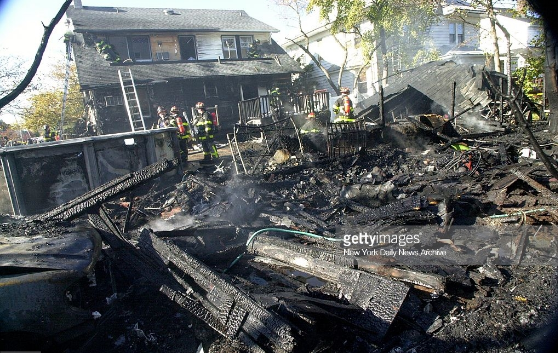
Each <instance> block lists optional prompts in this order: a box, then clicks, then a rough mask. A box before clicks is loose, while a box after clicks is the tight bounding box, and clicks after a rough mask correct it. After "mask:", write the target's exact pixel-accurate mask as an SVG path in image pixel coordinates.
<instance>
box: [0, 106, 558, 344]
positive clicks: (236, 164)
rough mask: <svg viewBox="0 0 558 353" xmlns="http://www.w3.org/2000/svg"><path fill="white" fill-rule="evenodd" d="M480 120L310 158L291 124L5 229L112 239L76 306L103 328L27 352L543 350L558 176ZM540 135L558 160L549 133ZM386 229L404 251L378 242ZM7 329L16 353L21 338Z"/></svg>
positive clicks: (10, 222)
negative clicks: (211, 157) (214, 160)
mask: <svg viewBox="0 0 558 353" xmlns="http://www.w3.org/2000/svg"><path fill="white" fill-rule="evenodd" d="M481 122H482V123H483V127H482V128H481V129H479V128H476V129H475V128H474V127H471V126H465V125H462V123H461V122H459V123H458V124H454V122H449V123H448V122H447V121H443V120H440V117H438V116H434V115H422V116H411V117H409V119H406V120H404V121H399V122H397V123H395V122H394V123H392V124H388V125H387V126H385V127H382V128H381V129H380V128H377V127H374V128H371V129H369V130H368V131H367V132H366V136H365V141H366V142H365V143H363V141H362V140H359V142H358V143H357V144H353V145H351V148H349V149H346V150H336V153H333V154H332V153H329V154H328V153H322V152H317V153H314V152H309V151H308V150H307V149H305V148H304V147H305V146H304V143H303V141H302V140H301V139H299V137H298V136H297V135H296V129H292V128H291V127H292V126H293V125H296V122H293V120H289V121H286V122H282V123H281V124H282V125H281V127H280V128H277V126H275V127H273V128H269V129H268V130H265V128H264V129H261V128H252V130H253V131H249V132H246V131H244V132H243V133H244V134H245V135H246V134H247V135H249V136H244V137H243V138H238V136H240V135H241V134H240V132H239V134H238V135H236V136H229V146H227V147H231V149H230V150H231V154H230V155H225V153H222V159H223V162H222V163H219V164H203V163H200V162H197V161H195V160H194V161H191V162H189V166H187V167H186V168H185V169H184V170H181V169H180V168H181V166H180V165H178V164H177V163H176V162H173V161H171V162H167V161H165V162H164V163H160V164H157V165H154V166H151V167H150V168H146V169H144V170H143V171H141V172H139V173H136V174H134V175H129V176H126V177H123V178H121V179H119V180H115V181H113V182H111V184H110V185H104V186H101V187H99V188H97V189H95V190H93V191H92V192H91V193H89V194H87V195H84V196H82V197H80V198H78V199H76V200H74V201H72V202H70V203H67V204H65V205H62V206H60V207H59V208H57V209H55V210H53V211H50V212H48V213H45V214H42V215H38V216H35V217H33V218H32V219H11V218H6V219H5V223H4V224H3V226H2V234H3V236H5V237H17V236H34V235H38V234H40V235H42V236H43V237H46V238H49V237H50V238H52V239H53V240H54V239H58V238H60V237H62V236H63V234H64V233H65V232H68V230H69V229H75V227H81V228H79V229H90V230H91V232H95V233H98V235H99V237H100V238H102V241H103V244H104V246H103V249H102V253H101V254H100V255H99V257H98V258H97V259H96V261H95V263H94V267H95V268H94V271H91V273H89V274H86V273H84V274H82V278H81V279H78V280H77V281H78V284H79V290H78V289H75V293H79V298H80V299H79V301H78V300H76V299H75V298H76V295H77V294H74V297H73V300H71V301H70V303H71V304H72V305H75V306H78V307H80V308H81V309H83V310H89V311H90V312H91V313H96V314H95V315H94V316H95V317H96V318H94V317H93V316H92V317H91V318H90V320H89V322H92V323H93V325H89V326H87V329H85V328H83V327H82V326H83V325H82V326H80V327H82V329H81V330H80V331H79V334H78V332H77V331H76V332H73V334H71V333H72V332H71V331H67V330H65V331H64V333H63V334H61V333H58V335H55V339H53V338H52V337H45V339H44V340H37V342H35V343H34V344H35V345H34V346H27V347H23V348H25V349H42V350H43V351H61V350H62V349H65V351H66V352H99V351H112V352H130V351H134V352H154V351H157V352H198V351H201V350H202V349H203V350H204V351H208V352H246V351H249V352H340V351H344V352H432V351H435V350H446V351H454V352H528V351H532V350H535V349H543V348H544V347H546V346H548V345H550V344H551V342H550V340H549V337H552V336H549V335H550V334H549V333H548V332H547V331H545V330H547V329H549V328H552V322H553V320H554V314H555V312H556V290H557V287H556V284H557V283H556V255H557V254H556V252H557V251H558V249H557V244H556V241H555V237H554V232H555V230H554V223H555V222H556V218H557V217H558V213H557V209H556V207H557V203H558V194H557V193H556V191H555V190H556V189H557V188H558V181H557V180H556V179H554V178H553V177H552V175H551V173H550V172H549V171H548V169H547V167H546V165H545V164H544V163H542V162H541V160H540V155H538V156H537V157H538V158H534V157H535V154H536V151H534V148H532V140H531V139H530V138H529V137H528V136H527V135H526V134H525V133H523V131H522V130H521V129H520V128H519V127H518V126H515V125H513V124H510V125H508V126H502V124H497V123H490V122H489V121H487V120H483V121H481ZM479 125H480V124H479ZM528 129H529V131H531V132H532V133H533V136H534V137H536V142H537V143H538V145H539V147H540V149H539V151H544V153H545V154H546V155H547V156H549V158H550V159H551V160H555V156H556V147H555V146H556V143H555V141H554V136H552V135H551V134H549V133H548V132H547V131H546V130H545V129H546V123H545V122H537V121H535V122H531V123H530V124H529V125H528ZM358 131H359V136H362V131H363V130H362V129H358ZM253 135H257V137H258V138H259V140H256V139H255V137H254V136H253ZM237 138H238V139H237ZM266 140H267V141H268V144H267V145H266V147H261V144H262V143H265V141H266ZM230 141H232V143H230ZM248 145H249V146H248ZM355 146H361V147H364V148H359V149H358V150H356V151H355V150H354V148H353V147H355ZM232 147H234V148H232ZM283 150H284V151H286V152H282V153H288V156H287V157H286V156H285V155H281V156H277V151H283ZM339 151H341V152H342V153H340V152H339ZM241 156H243V157H246V156H248V157H249V158H244V160H243V162H244V163H243V165H242V163H240V161H239V160H238V159H235V158H240V157H241ZM554 163H555V162H554ZM170 169H177V170H180V171H181V173H176V174H172V175H169V173H168V171H169V170H170ZM381 234H391V235H393V236H394V237H395V242H392V239H391V238H389V237H388V238H383V241H381V242H379V241H376V240H374V241H373V240H372V237H373V236H374V235H377V236H379V235H381ZM409 234H412V235H413V236H411V238H408V237H407V235H409ZM414 234H419V236H418V238H414ZM353 236H354V237H353ZM376 239H378V238H376ZM353 240H355V241H356V242H353ZM417 240H420V241H417ZM53 243H54V242H53ZM400 250H403V252H400ZM423 250H424V251H427V252H429V253H427V254H426V255H424V256H413V255H412V254H415V253H414V252H417V253H422V251H423ZM392 251H393V253H392ZM409 254H411V255H409ZM91 278H95V285H94V286H91V285H90V284H91V282H90V281H91ZM86 321H87V320H86ZM86 323H87V322H86ZM2 335H3V337H4V338H2V341H1V343H2V344H3V345H4V346H5V347H6V348H13V347H14V341H15V340H14V337H16V338H17V337H19V336H17V335H16V334H15V333H3V334H2ZM28 343H29V341H28ZM29 344H30V343H29ZM2 348H4V347H2ZM16 348H22V346H21V345H20V346H17V345H16Z"/></svg>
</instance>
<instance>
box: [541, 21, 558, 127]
mask: <svg viewBox="0 0 558 353" xmlns="http://www.w3.org/2000/svg"><path fill="white" fill-rule="evenodd" d="M557 58H558V46H557V43H556V37H554V35H553V33H551V32H550V31H548V28H546V65H545V70H544V77H545V80H544V81H545V84H544V86H545V87H544V89H545V92H546V98H547V100H548V105H547V109H548V110H549V111H550V116H549V118H548V119H549V123H550V124H549V125H550V126H549V129H550V131H551V132H553V133H557V132H558V114H557V113H558V80H557V79H558V71H557Z"/></svg>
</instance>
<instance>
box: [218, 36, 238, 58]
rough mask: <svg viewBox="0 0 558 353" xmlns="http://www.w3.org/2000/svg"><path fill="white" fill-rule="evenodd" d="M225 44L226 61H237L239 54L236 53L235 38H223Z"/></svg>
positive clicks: (224, 54)
mask: <svg viewBox="0 0 558 353" xmlns="http://www.w3.org/2000/svg"><path fill="white" fill-rule="evenodd" d="M221 41H222V42H223V57H224V58H225V59H236V58H238V54H237V53H236V40H235V38H234V36H223V37H221Z"/></svg>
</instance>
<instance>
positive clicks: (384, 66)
mask: <svg viewBox="0 0 558 353" xmlns="http://www.w3.org/2000/svg"><path fill="white" fill-rule="evenodd" d="M380 48H381V50H380V51H381V53H382V86H385V85H387V83H388V82H387V79H388V66H389V62H388V61H387V60H386V56H387V47H386V31H385V29H384V28H380Z"/></svg>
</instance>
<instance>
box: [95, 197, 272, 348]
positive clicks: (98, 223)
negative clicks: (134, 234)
mask: <svg viewBox="0 0 558 353" xmlns="http://www.w3.org/2000/svg"><path fill="white" fill-rule="evenodd" d="M89 222H90V223H91V224H92V225H93V226H94V227H95V228H96V229H97V230H98V231H99V234H100V235H101V237H102V239H103V241H104V242H106V243H108V244H109V245H110V246H111V248H112V249H113V252H111V253H109V255H110V256H111V258H112V259H113V260H114V263H117V264H118V266H119V267H120V268H121V270H122V271H123V273H126V274H127V275H129V276H134V277H135V278H136V279H137V278H142V279H143V283H144V284H148V285H150V286H153V287H155V288H159V291H160V292H161V293H162V294H164V295H166V296H167V297H168V298H169V299H170V300H172V301H174V302H175V303H177V304H178V305H180V306H181V307H182V308H183V309H186V310H188V311H189V312H190V313H191V314H193V315H195V316H196V317H197V318H198V319H200V320H202V321H203V322H205V323H206V324H207V325H208V326H209V327H211V328H212V329H214V330H215V331H217V332H218V333H220V334H221V335H223V336H224V337H227V331H228V328H227V326H226V325H225V324H223V322H222V321H220V320H219V319H218V316H216V315H215V311H214V310H210V309H209V308H208V307H209V306H208V303H207V302H205V303H204V302H203V297H201V295H200V294H199V293H197V292H195V291H194V290H193V288H192V287H191V286H189V285H188V284H187V283H186V282H185V281H183V280H181V279H180V278H177V277H176V276H174V274H172V273H170V274H169V271H168V269H167V267H166V266H165V264H164V263H163V262H162V261H160V259H159V261H157V259H154V258H153V257H152V256H149V254H146V253H145V252H142V251H140V250H139V249H137V248H136V247H135V246H134V245H132V244H131V243H130V242H129V241H127V240H126V239H125V238H124V237H123V236H122V235H121V234H119V233H118V232H119V229H118V227H116V226H115V225H114V224H112V222H111V220H110V218H109V217H108V216H107V215H106V213H105V211H104V209H103V208H102V207H101V208H99V213H91V214H89ZM113 231H116V232H117V234H115V233H113ZM171 274H172V276H171ZM173 277H174V278H173ZM242 342H252V341H251V340H250V339H248V338H246V337H245V338H244V339H243V340H242V341H240V340H238V339H235V338H233V339H232V340H231V344H232V345H233V346H235V347H239V348H242V347H243V343H242ZM252 343H253V342H252ZM251 346H252V349H251V351H253V352H263V350H261V349H260V348H259V347H258V346H257V345H256V344H255V343H254V344H252V345H251Z"/></svg>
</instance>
